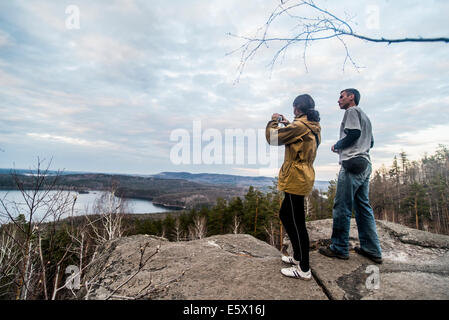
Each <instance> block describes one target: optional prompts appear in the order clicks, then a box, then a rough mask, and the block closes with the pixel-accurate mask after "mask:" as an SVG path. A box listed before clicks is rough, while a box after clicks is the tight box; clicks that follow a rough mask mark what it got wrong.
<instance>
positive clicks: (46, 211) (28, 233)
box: [0, 158, 73, 300]
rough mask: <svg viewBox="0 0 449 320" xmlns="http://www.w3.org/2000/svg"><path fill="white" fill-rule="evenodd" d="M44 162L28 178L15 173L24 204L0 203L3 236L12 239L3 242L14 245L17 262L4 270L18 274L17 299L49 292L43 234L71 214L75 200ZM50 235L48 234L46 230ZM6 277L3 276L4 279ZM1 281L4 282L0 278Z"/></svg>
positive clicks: (14, 202) (16, 202)
mask: <svg viewBox="0 0 449 320" xmlns="http://www.w3.org/2000/svg"><path fill="white" fill-rule="evenodd" d="M44 163H45V160H41V159H39V158H38V163H37V167H36V168H35V170H30V173H29V174H28V175H27V176H24V175H20V174H18V173H17V172H16V171H15V170H14V171H13V172H12V178H13V180H14V183H15V186H16V187H17V189H18V190H19V191H20V193H21V196H22V199H23V202H18V201H8V200H6V197H5V198H4V199H0V218H1V219H2V222H3V223H4V224H5V225H8V226H10V227H5V225H4V226H2V231H3V234H4V235H6V236H7V237H8V238H9V240H8V241H9V242H8V241H2V243H3V244H4V245H8V243H9V245H11V244H12V243H13V244H14V252H15V258H16V259H14V260H11V261H9V262H8V265H3V266H2V270H9V271H10V273H9V275H11V272H12V270H15V271H14V272H15V273H16V274H15V279H14V285H15V288H16V294H15V298H16V299H22V300H26V299H30V298H34V297H35V296H36V295H37V294H38V292H40V288H41V287H42V286H44V288H45V289H44V293H45V297H46V298H47V291H46V281H45V278H46V274H45V272H46V270H45V269H46V264H45V263H44V261H43V256H42V243H41V237H40V233H41V232H42V231H43V230H44V229H48V227H44V225H45V224H49V223H50V224H52V223H53V226H54V225H55V223H57V222H58V221H59V220H60V219H61V217H63V216H64V215H65V214H68V213H69V212H70V208H71V206H72V202H73V197H72V196H71V194H70V192H68V191H66V190H64V189H63V188H61V187H59V186H58V180H59V177H60V172H59V171H58V172H57V173H56V174H50V172H49V167H50V164H51V160H50V161H49V162H48V166H46V167H45V166H44ZM47 231H48V230H47ZM1 276H4V273H3V272H2V275H1ZM0 280H1V278H0Z"/></svg>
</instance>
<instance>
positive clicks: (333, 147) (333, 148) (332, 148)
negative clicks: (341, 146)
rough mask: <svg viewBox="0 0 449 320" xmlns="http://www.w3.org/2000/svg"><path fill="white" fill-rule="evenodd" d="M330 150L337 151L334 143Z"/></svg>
mask: <svg viewBox="0 0 449 320" xmlns="http://www.w3.org/2000/svg"><path fill="white" fill-rule="evenodd" d="M331 150H332V152H335V153H338V149H335V144H334V145H333V146H332V147H331Z"/></svg>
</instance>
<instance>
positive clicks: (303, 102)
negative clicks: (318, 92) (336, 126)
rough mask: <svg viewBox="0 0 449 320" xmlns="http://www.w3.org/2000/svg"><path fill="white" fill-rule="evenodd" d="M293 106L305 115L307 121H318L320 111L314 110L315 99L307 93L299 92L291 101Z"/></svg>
mask: <svg viewBox="0 0 449 320" xmlns="http://www.w3.org/2000/svg"><path fill="white" fill-rule="evenodd" d="M293 107H295V109H298V110H300V111H301V112H302V113H304V114H306V115H307V119H308V120H309V121H316V122H319V121H320V113H319V112H318V111H317V110H315V101H313V99H312V97H311V96H310V95H308V94H301V95H299V96H297V97H296V99H295V100H294V101H293Z"/></svg>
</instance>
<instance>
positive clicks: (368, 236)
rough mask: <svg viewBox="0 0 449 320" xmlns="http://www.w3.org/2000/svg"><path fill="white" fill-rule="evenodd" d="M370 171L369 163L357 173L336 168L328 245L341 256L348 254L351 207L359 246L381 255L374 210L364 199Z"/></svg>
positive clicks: (370, 252)
mask: <svg viewBox="0 0 449 320" xmlns="http://www.w3.org/2000/svg"><path fill="white" fill-rule="evenodd" d="M371 170H372V169H371V164H369V165H368V167H367V168H366V170H365V171H364V172H362V173H359V174H353V173H350V172H348V171H346V170H345V169H344V168H343V166H342V167H341V168H340V173H339V174H338V182H337V192H336V195H335V200H334V207H333V210H332V216H333V220H334V221H333V227H332V238H331V241H332V244H331V246H330V248H331V250H333V251H335V252H337V253H339V254H341V255H344V256H348V255H349V227H350V224H351V216H352V209H353V208H354V211H355V220H356V222H357V230H358V232H359V240H360V248H362V249H363V250H364V251H366V252H368V253H369V254H371V255H373V256H375V257H379V258H380V257H382V249H381V248H380V242H379V238H378V236H377V231H376V221H375V220H374V212H373V209H372V208H371V206H370V204H369V198H368V196H369V177H370V175H371Z"/></svg>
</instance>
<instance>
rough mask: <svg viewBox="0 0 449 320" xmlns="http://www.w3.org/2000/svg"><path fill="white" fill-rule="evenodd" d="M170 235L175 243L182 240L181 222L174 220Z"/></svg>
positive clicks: (177, 219)
mask: <svg viewBox="0 0 449 320" xmlns="http://www.w3.org/2000/svg"><path fill="white" fill-rule="evenodd" d="M172 235H173V237H174V238H175V241H176V242H179V241H181V240H182V239H183V232H182V229H181V220H180V219H179V217H178V218H176V220H175V225H174V228H173V231H172Z"/></svg>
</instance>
